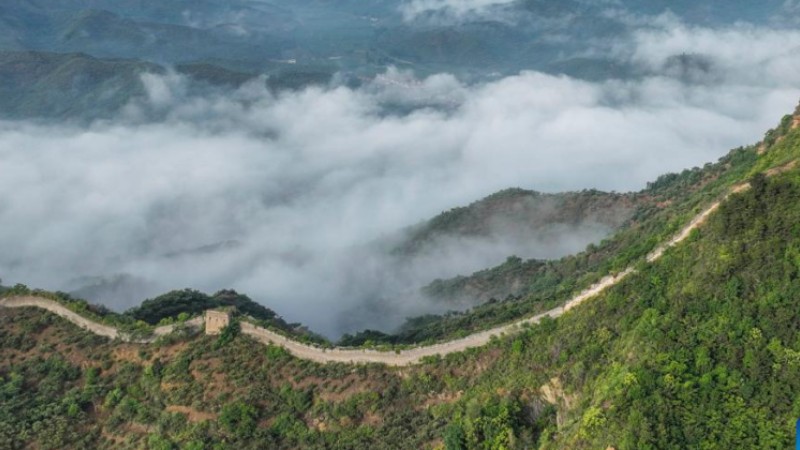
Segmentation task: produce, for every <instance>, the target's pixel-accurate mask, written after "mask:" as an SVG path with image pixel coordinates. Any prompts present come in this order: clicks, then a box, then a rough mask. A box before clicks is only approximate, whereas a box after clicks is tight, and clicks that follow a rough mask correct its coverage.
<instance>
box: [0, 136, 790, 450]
mask: <svg viewBox="0 0 800 450" xmlns="http://www.w3.org/2000/svg"><path fill="white" fill-rule="evenodd" d="M782 133H786V134H785V136H784V137H783V138H782V139H776V140H775V143H774V145H773V146H772V147H771V148H770V149H769V151H768V152H767V153H766V154H765V155H764V156H762V157H761V159H760V160H759V161H751V162H754V163H755V166H756V167H760V166H763V167H762V168H766V165H768V164H783V163H785V162H786V161H788V160H791V159H793V158H798V157H800V147H799V146H798V145H797V144H796V143H797V142H798V140H797V139H798V137H799V136H798V135H800V130H796V131H789V130H788V128H787V129H786V130H784V131H783V132H782ZM765 161H766V162H765ZM734 166H735V165H734ZM753 166H754V164H752V163H750V164H747V165H742V166H741V167H738V168H736V169H735V170H736V172H728V174H727V175H726V174H723V175H722V176H720V177H717V178H716V181H715V182H714V183H706V184H705V185H704V187H703V188H702V189H700V190H698V191H697V193H696V194H695V195H693V196H692V197H693V200H686V202H685V204H683V205H682V209H685V211H686V212H685V214H689V213H690V211H692V210H693V209H694V208H696V207H698V206H699V205H700V204H701V203H703V202H702V200H703V199H704V198H706V197H714V196H716V195H718V194H719V193H720V192H721V191H722V189H724V186H725V185H729V184H731V183H732V182H734V181H737V180H736V176H733V175H730V173H737V174H738V175H737V176H738V177H739V180H741V179H743V178H744V177H743V176H742V173H741V172H742V171H744V173H748V172H749V171H751V170H753V169H752V168H753ZM745 169H746V170H745ZM726 177H727V178H726ZM715 183H716V184H715ZM798 199H800V170H798V169H794V170H791V171H789V172H787V173H785V174H783V175H779V176H776V177H774V178H773V179H770V180H767V181H765V180H763V179H762V180H760V181H759V180H756V182H754V188H753V189H751V190H750V191H747V192H744V193H742V194H738V195H736V196H734V197H733V198H731V199H730V200H729V201H728V202H727V203H726V204H725V205H724V206H723V207H722V208H720V210H719V212H718V213H716V214H714V215H713V216H712V217H711V218H710V219H709V222H708V223H707V224H706V226H705V227H703V228H702V229H701V230H699V231H697V232H695V233H694V234H693V235H692V236H691V237H690V239H689V240H688V241H687V242H686V243H684V244H681V245H680V246H678V247H676V248H674V249H671V250H669V251H668V252H667V253H666V254H665V255H664V257H663V258H662V259H660V260H659V261H658V262H656V263H654V264H647V265H645V264H642V265H641V266H640V271H639V273H637V274H635V275H633V276H631V277H629V278H628V279H626V281H625V282H623V283H622V284H621V285H618V286H616V287H614V288H612V289H611V290H609V291H608V292H606V293H604V294H603V295H601V296H600V297H599V298H598V299H596V300H594V301H592V302H589V303H588V304H587V305H585V306H582V307H580V308H577V309H576V310H574V311H572V312H570V313H569V314H567V315H565V316H564V317H563V318H561V319H559V320H556V321H552V320H548V321H545V322H544V323H543V324H542V325H540V326H537V327H532V328H530V329H528V330H527V331H525V332H524V333H523V334H521V335H518V336H514V337H510V338H505V339H498V340H496V341H494V342H493V343H491V344H490V345H489V346H487V347H485V348H482V349H479V350H473V351H470V352H467V353H464V354H457V355H452V356H449V357H447V358H446V359H444V360H439V361H430V362H428V363H426V364H425V365H422V366H419V367H415V368H410V369H403V370H393V369H387V368H383V367H378V366H371V367H348V366H343V365H329V366H324V367H323V366H319V365H316V364H313V363H309V362H303V361H298V360H295V359H292V358H290V357H288V356H287V355H286V354H285V353H284V352H283V351H282V350H280V349H277V348H274V347H268V348H264V347H262V346H259V345H256V344H255V343H253V342H251V341H249V340H247V339H242V338H234V339H232V340H231V339H229V338H209V337H191V336H187V337H183V338H182V337H171V338H169V340H166V341H162V342H161V343H160V344H159V345H157V346H156V347H154V348H147V349H141V348H139V347H134V346H129V345H123V344H113V343H106V342H103V341H102V340H100V339H98V338H95V337H92V336H90V335H88V334H86V333H84V332H82V331H80V330H77V329H75V328H74V327H72V326H70V325H68V324H65V323H64V322H63V321H62V320H60V319H57V318H54V317H53V316H51V315H47V314H42V313H40V312H38V311H11V312H9V313H8V314H4V315H3V316H0V356H2V357H1V358H0V376H1V377H2V379H0V400H2V401H0V446H3V447H7V448H17V447H20V448H21V447H22V446H23V445H24V443H25V442H28V443H35V445H36V446H39V447H42V448H64V447H82V446H91V447H94V446H100V447H106V448H143V447H144V448H159V449H161V448H178V447H180V448H264V447H269V448H423V447H425V446H431V447H435V446H440V445H444V446H446V447H447V448H453V449H456V448H494V449H500V448H574V449H582V448H586V449H590V448H606V446H614V447H615V448H617V449H629V448H630V449H634V448H636V449H647V448H659V449H661V448H676V449H678V448H726V449H727V448H786V447H788V445H789V443H790V440H791V437H792V433H793V429H794V419H795V418H796V417H797V416H798V415H800V397H797V394H796V392H798V388H800V385H798V384H800V356H798V355H800V340H798V339H797V336H798V332H799V331H800V325H799V324H800V313H799V312H798V309H797V308H796V304H795V299H796V298H797V296H798V295H800V226H799V225H798V223H800V208H798V204H797V202H798ZM692 205H694V206H692ZM662 211H665V210H662ZM657 214H660V213H657ZM677 220H679V219H678V218H670V220H664V222H665V225H663V227H662V228H657V227H656V228H654V230H655V231H654V232H658V233H667V230H669V229H670V227H671V226H672V225H671V222H672V221H677ZM679 223H682V222H679ZM631 252H632V253H631V254H633V255H635V254H636V253H637V252H636V251H631ZM608 264H613V263H608ZM543 386H547V388H546V389H544V390H542V389H540V388H542V387H543ZM546 400H549V402H548V401H546ZM550 403H553V405H551V404H550ZM45 423H47V424H48V425H47V426H44V424H45Z"/></svg>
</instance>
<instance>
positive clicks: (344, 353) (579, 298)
mask: <svg viewBox="0 0 800 450" xmlns="http://www.w3.org/2000/svg"><path fill="white" fill-rule="evenodd" d="M749 187H750V186H749V185H748V184H740V185H737V186H735V187H733V188H732V189H731V191H730V193H728V195H726V196H725V198H724V199H722V200H720V201H718V202H716V203H714V204H712V205H711V206H709V207H708V208H706V209H705V210H703V211H702V212H701V213H700V214H698V215H697V216H695V217H694V219H692V221H691V222H689V224H688V225H686V226H685V227H684V228H683V229H682V230H681V231H680V232H679V233H678V234H676V235H675V237H673V238H672V239H670V240H669V241H668V242H666V243H665V244H663V245H661V246H659V247H658V248H656V249H655V250H653V251H652V252H651V253H650V254H649V255H647V261H648V262H653V261H656V260H657V259H659V258H660V257H661V255H663V254H664V251H666V250H667V249H668V248H670V247H672V246H674V245H676V244H678V243H680V242H682V241H683V240H685V239H686V238H687V237H689V235H690V234H691V232H692V231H693V230H695V229H697V228H698V227H700V226H701V225H702V224H703V223H705V221H706V220H707V219H708V217H709V216H710V215H711V214H712V213H713V212H714V211H716V210H717V209H718V208H719V206H720V204H721V203H722V202H723V201H724V200H725V199H727V198H728V197H729V196H730V195H732V194H734V193H737V192H742V191H744V190H747V189H748V188H749ZM632 273H634V269H633V267H628V268H627V269H626V270H624V271H622V272H620V273H618V274H615V275H608V276H606V277H605V278H603V279H601V280H600V281H598V282H597V283H595V284H594V285H592V286H590V287H589V288H587V289H585V290H583V291H581V292H580V293H578V294H577V295H575V296H574V297H573V298H572V299H570V300H569V301H567V302H566V303H565V304H564V305H563V306H559V307H556V308H553V309H551V310H549V311H546V312H544V313H541V314H537V315H535V316H533V317H529V318H525V319H521V320H518V321H516V322H512V323H510V324H507V325H502V326H499V327H495V328H492V329H489V330H486V331H480V332H477V333H474V334H471V335H469V336H467V337H464V338H461V339H456V340H452V341H448V342H443V343H441V344H434V345H428V346H424V347H417V348H412V349H408V350H400V351H396V352H381V351H377V350H368V349H352V348H338V347H337V348H332V349H324V348H321V347H315V346H311V345H307V344H303V343H300V342H297V341H294V340H292V339H289V338H287V337H285V336H282V335H280V334H277V333H275V332H272V331H270V330H267V329H264V328H260V327H257V326H255V325H252V324H250V323H247V322H242V324H241V327H242V333H243V334H246V335H248V336H251V337H253V338H254V339H256V340H257V341H259V342H262V343H265V344H274V345H280V346H282V347H284V348H285V349H286V350H287V351H288V352H289V353H291V354H292V355H293V356H295V357H297V358H301V359H307V360H311V361H316V362H319V363H327V362H343V363H382V364H386V365H389V366H408V365H412V364H416V363H418V362H420V360H421V359H422V358H425V357H427V356H435V355H441V356H444V355H447V354H450V353H457V352H462V351H464V350H467V349H469V348H473V347H480V346H483V345H486V344H487V343H488V342H489V340H490V339H491V338H492V337H493V336H500V335H503V334H512V333H515V332H517V331H519V330H520V327H521V326H522V325H526V324H537V323H539V322H541V321H542V319H543V318H545V317H551V318H556V317H559V316H561V315H562V314H564V313H565V312H567V311H569V310H571V309H572V308H575V307H577V306H579V305H580V304H582V303H584V302H585V301H587V300H590V299H592V298H594V297H595V296H597V295H598V294H599V293H601V292H603V291H604V290H606V289H608V288H609V287H611V286H614V285H616V284H617V283H619V282H620V281H622V280H624V279H625V278H626V277H627V276H628V275H630V274H632ZM0 306H5V307H8V308H17V307H26V306H34V307H38V308H42V309H46V310H48V311H50V312H52V313H54V314H57V315H59V316H61V317H64V318H65V319H67V320H69V321H71V322H73V323H75V324H76V325H78V326H80V327H82V328H85V329H87V330H89V331H91V332H93V333H95V334H98V335H100V336H106V337H108V338H111V339H115V338H119V339H122V340H126V341H130V340H129V339H126V337H125V336H122V335H121V334H120V332H119V331H118V330H117V329H115V328H113V327H109V326H107V325H102V324H99V323H96V322H93V321H91V320H89V319H86V318H84V317H82V316H80V315H79V314H77V313H75V312H72V311H71V310H69V309H67V308H66V307H64V306H62V305H60V304H59V303H56V302H55V301H53V300H48V299H44V298H40V297H30V296H26V297H11V298H6V299H2V300H0ZM201 324H202V318H197V319H193V320H192V321H190V325H193V326H200V325H201ZM173 329H174V325H167V326H163V327H158V328H156V330H155V333H154V335H155V336H161V335H164V334H169V333H171V332H172V331H173ZM150 341H152V339H149V340H147V341H144V342H145V343H146V342H150Z"/></svg>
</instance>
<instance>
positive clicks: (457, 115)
mask: <svg viewBox="0 0 800 450" xmlns="http://www.w3.org/2000/svg"><path fill="white" fill-rule="evenodd" d="M796 38H797V36H796V34H795V33H794V32H785V33H783V34H781V33H779V32H772V31H768V30H760V29H752V28H732V29H727V30H721V31H714V32H712V31H709V30H705V29H693V28H686V27H680V26H679V27H673V28H671V29H667V28H661V29H659V28H651V29H649V30H647V31H642V32H641V33H639V34H637V35H636V36H635V40H634V42H633V43H632V44H628V45H627V46H623V45H619V46H617V47H616V50H615V51H616V52H617V55H619V56H620V57H623V58H630V59H631V60H632V61H635V62H637V63H641V64H645V65H648V66H650V67H652V68H654V69H659V68H661V67H662V66H663V64H664V63H665V61H667V59H668V58H669V56H671V55H674V54H681V53H684V52H686V53H690V52H702V53H705V54H707V55H709V57H710V58H712V59H713V61H715V65H714V70H722V71H723V72H724V73H723V74H722V76H721V78H720V80H721V82H719V83H715V84H707V83H706V84H704V83H686V82H684V81H682V80H681V79H676V78H670V77H666V76H651V77H647V78H644V79H641V80H636V81H607V82H601V83H590V82H585V81H579V80H574V79H570V78H566V77H555V76H550V75H544V74H540V73H522V74H520V75H518V76H512V77H508V78H505V79H502V80H499V81H496V82H492V83H487V84H483V85H477V86H467V85H464V84H462V83H460V82H458V81H457V80H456V79H455V78H453V77H451V76H448V75H435V76H432V77H429V78H426V79H422V80H417V79H415V78H414V77H413V76H411V75H410V74H408V73H403V72H398V71H389V72H388V73H387V74H386V75H384V76H383V77H379V78H378V79H377V80H376V81H375V82H374V83H373V84H371V85H368V86H366V87H364V88H361V89H358V90H351V89H348V88H344V87H333V88H326V89H322V88H313V89H308V90H306V91H303V92H298V93H290V94H283V95H281V96H278V97H275V96H273V95H271V94H270V93H269V92H267V91H266V89H264V88H263V84H258V83H251V84H249V85H247V86H245V87H243V88H242V89H241V90H239V91H238V92H237V93H235V94H234V95H229V96H211V97H207V98H187V97H186V96H185V91H184V90H183V88H182V87H181V86H183V85H182V83H181V80H180V79H176V78H175V76H174V75H167V76H166V77H162V78H159V77H157V76H149V77H148V78H147V85H148V89H149V92H151V101H150V102H149V103H146V104H139V105H132V106H131V108H129V110H128V111H127V112H126V114H127V116H126V118H125V119H124V120H114V121H110V122H107V123H98V124H95V125H94V126H93V127H90V128H88V129H79V128H73V127H68V126H62V127H59V126H52V125H35V124H26V123H18V122H12V123H5V124H3V125H2V128H0V167H2V169H0V170H2V176H1V177H0V192H2V193H1V194H0V221H2V223H3V224H4V225H3V228H2V231H0V248H2V249H3V252H2V253H1V254H0V276H2V277H3V279H4V280H6V281H7V282H25V283H28V284H31V285H34V286H41V287H46V288H52V289H59V288H64V287H65V286H69V285H70V280H72V279H74V278H76V277H82V276H93V275H113V274H116V273H129V274H132V275H134V276H136V277H140V278H142V279H146V280H149V281H151V282H153V283H154V284H155V286H156V287H157V289H160V290H166V289H172V288H182V287H187V286H190V287H195V288H199V289H203V290H208V291H213V290H215V289H219V288H229V287H230V288H236V289H239V290H241V291H243V292H245V293H247V294H249V295H251V296H252V297H253V298H255V299H257V300H259V301H262V302H263V303H265V304H266V305H268V306H270V307H272V308H273V309H275V310H277V311H278V312H279V313H281V314H284V315H285V316H287V318H289V319H290V320H298V321H302V322H304V323H307V324H309V325H311V326H312V327H313V328H314V329H316V330H320V331H323V332H326V333H336V332H339V331H342V328H341V327H342V325H341V316H340V313H341V312H342V311H353V310H354V309H355V310H357V309H358V306H359V305H362V304H363V302H364V301H365V300H367V299H375V298H376V297H382V296H383V297H387V298H400V299H401V302H399V303H396V304H399V305H400V306H398V307H397V309H396V310H395V311H393V312H392V313H391V314H385V317H383V321H382V322H379V323H375V322H371V323H360V324H358V326H364V327H366V326H370V327H376V326H386V327H388V326H391V325H393V324H397V323H398V322H399V321H401V320H402V318H403V317H405V316H406V315H411V314H418V313H421V312H425V311H427V310H429V309H430V308H431V306H430V305H425V304H421V303H419V300H418V299H417V298H416V296H415V295H414V289H415V288H416V286H417V285H418V284H419V283H422V282H424V281H428V280H429V279H432V278H434V277H437V276H449V275H453V274H455V273H461V272H465V271H470V270H475V269H478V268H481V267H483V266H486V265H488V264H492V263H496V262H499V261H497V259H498V258H500V259H502V258H503V257H504V256H505V252H507V251H510V250H509V249H507V248H504V247H502V246H501V247H491V246H490V247H487V246H486V243H485V242H466V243H457V245H456V246H455V247H453V248H459V247H460V246H463V248H465V249H474V250H469V251H467V250H464V252H463V253H459V252H458V251H453V248H445V249H443V250H442V252H441V256H440V257H438V258H434V259H432V260H429V261H427V262H426V263H425V264H424V265H422V266H420V267H417V268H411V269H404V270H406V272H403V273H393V272H392V270H394V269H395V267H393V266H391V265H387V261H386V260H385V258H384V257H382V256H381V255H380V253H376V252H374V251H371V250H370V247H369V243H371V242H373V241H374V240H376V239H378V238H380V237H381V236H386V235H390V234H392V233H394V232H395V231H396V230H398V229H399V228H402V227H404V226H407V225H411V224H414V223H417V222H418V221H420V220H423V219H426V218H428V217H431V216H432V215H434V214H436V213H438V212H440V211H442V210H445V209H449V208H451V207H453V206H457V205H462V204H465V203H468V202H470V201H473V200H475V199H477V198H480V197H482V196H484V195H487V194H490V193H492V192H494V191H497V190H499V189H502V188H506V187H509V186H520V187H525V188H532V189H539V190H544V191H562V190H575V189H583V188H600V189H605V190H618V191H623V190H631V189H639V188H641V187H643V186H644V184H645V183H646V182H647V181H650V180H652V179H654V178H655V177H657V176H658V175H660V174H662V173H664V172H667V171H674V170H680V169H683V168H686V167H691V166H695V165H701V164H703V163H705V162H707V161H713V160H715V159H716V158H718V157H719V156H721V155H722V154H724V153H725V152H726V151H727V150H728V149H730V148H733V147H737V146H739V145H743V144H747V143H752V142H755V141H757V140H758V139H759V138H760V136H761V135H762V134H763V132H764V131H765V130H766V129H767V128H769V127H770V126H772V125H774V124H775V123H777V121H778V120H779V118H780V116H781V115H782V114H784V113H786V112H788V111H791V110H792V108H793V106H794V104H795V103H796V101H797V99H798V97H800V90H799V89H798V88H797V87H796V86H798V83H797V82H798V81H800V80H798V79H797V78H798V75H797V74H798V73H800V72H799V71H797V70H796V68H797V64H798V60H799V59H800V58H798V56H796V53H795V52H792V51H790V49H789V48H788V45H784V47H787V48H785V49H783V50H781V49H776V48H775V46H776V45H778V43H781V42H783V43H786V42H793V41H795V40H796ZM742 49H744V51H742ZM739 52H742V53H743V54H742V55H741V56H739V55H738V53H739ZM745 53H746V54H745ZM242 100H247V101H246V102H243V101H242ZM398 104H399V105H401V106H403V107H408V106H416V107H418V108H417V109H415V110H414V111H413V112H411V113H409V114H391V113H390V114H387V110H386V108H387V105H388V106H391V107H392V108H393V107H396V106H397V105H398ZM153 109H155V110H157V111H158V112H159V113H160V114H162V115H164V117H165V119H164V120H163V121H162V122H159V123H146V122H141V120H140V119H141V117H145V116H146V115H147V114H149V112H150V111H151V110H153ZM231 240H235V241H238V242H240V243H241V244H242V245H240V246H230V247H224V248H223V249H221V250H219V251H217V252H215V253H209V254H198V253H186V254H185V255H184V256H182V257H170V258H168V257H165V256H164V255H165V254H169V253H176V252H178V253H180V252H181V251H186V250H191V249H196V248H199V247H202V246H206V245H209V244H213V243H217V242H224V241H231ZM545 247H546V246H535V245H534V246H531V247H530V248H527V249H522V251H523V252H529V253H528V254H524V255H522V256H527V257H532V256H552V255H549V254H545V253H546V252H547V251H549V250H547V249H546V248H545ZM498 248H499V249H498ZM558 251H564V250H563V249H561V250H558ZM537 252H539V253H537ZM543 252H544V253H543ZM423 275H424V276H423ZM110 302H112V303H113V299H110ZM116 306H118V307H122V306H130V305H120V304H117V305H116ZM348 314H349V313H348ZM351 325H353V324H352V322H350V323H348V326H351ZM348 330H352V329H351V328H348Z"/></svg>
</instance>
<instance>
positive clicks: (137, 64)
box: [0, 52, 164, 119]
mask: <svg viewBox="0 0 800 450" xmlns="http://www.w3.org/2000/svg"><path fill="white" fill-rule="evenodd" d="M148 72H149V73H163V72H164V69H163V68H162V67H160V66H158V65H156V64H152V63H147V62H142V61H135V60H125V59H98V58H94V57H91V56H88V55H85V54H82V53H70V54H56V53H43V52H0V116H1V117H2V118H5V119H15V118H24V117H44V118H61V119H74V118H86V117H89V118H96V117H107V116H108V115H109V114H112V113H114V112H116V111H118V110H119V109H120V108H121V107H122V106H123V105H125V104H127V103H128V102H129V101H130V100H131V99H134V98H137V97H142V96H144V95H145V90H144V86H143V85H142V82H141V78H140V77H141V75H142V74H144V73H148Z"/></svg>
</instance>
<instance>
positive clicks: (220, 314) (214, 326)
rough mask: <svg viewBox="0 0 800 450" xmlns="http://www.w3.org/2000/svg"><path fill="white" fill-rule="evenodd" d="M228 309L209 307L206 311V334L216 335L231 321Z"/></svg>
mask: <svg viewBox="0 0 800 450" xmlns="http://www.w3.org/2000/svg"><path fill="white" fill-rule="evenodd" d="M231 312H232V311H230V310H227V309H225V310H222V309H209V310H208V311H206V334H208V335H212V336H213V335H217V334H220V333H221V332H222V329H223V328H225V327H227V326H228V325H229V324H230V323H231Z"/></svg>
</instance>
